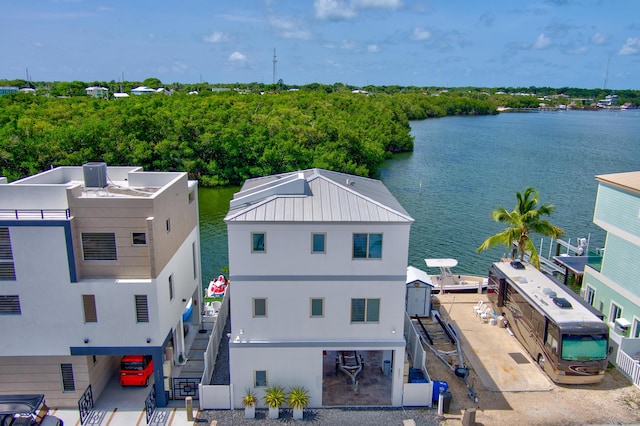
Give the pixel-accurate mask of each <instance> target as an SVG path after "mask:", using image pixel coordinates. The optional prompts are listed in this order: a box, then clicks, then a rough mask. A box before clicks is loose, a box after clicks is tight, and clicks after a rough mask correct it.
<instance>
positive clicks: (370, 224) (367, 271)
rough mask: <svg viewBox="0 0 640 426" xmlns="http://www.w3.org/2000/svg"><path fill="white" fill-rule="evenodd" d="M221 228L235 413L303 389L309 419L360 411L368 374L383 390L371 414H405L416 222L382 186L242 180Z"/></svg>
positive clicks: (321, 178) (328, 178)
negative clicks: (251, 399) (341, 408)
mask: <svg viewBox="0 0 640 426" xmlns="http://www.w3.org/2000/svg"><path fill="white" fill-rule="evenodd" d="M225 222H226V224H227V230H228V240H229V274H230V285H229V289H230V292H231V294H230V295H231V307H230V311H231V335H230V342H229V358H230V373H231V383H232V384H233V386H234V389H237V390H239V391H238V392H235V394H234V399H233V406H234V407H236V408H237V407H241V406H242V405H241V400H242V396H243V390H245V389H253V390H255V391H256V393H257V395H258V398H259V400H261V398H262V395H263V394H264V391H265V389H266V388H267V387H268V386H270V385H279V386H283V387H285V388H290V387H293V386H303V387H305V388H306V389H307V390H308V391H309V396H310V401H309V405H310V406H311V407H321V406H328V405H352V404H357V402H356V403H354V402H351V401H353V399H350V398H353V397H354V395H357V394H361V395H365V394H366V393H369V392H370V390H371V389H369V388H368V386H371V387H373V386H374V384H373V383H371V384H367V383H366V382H365V380H364V378H363V379H362V381H360V379H361V378H362V377H372V376H373V375H374V374H378V375H379V376H380V380H379V382H380V383H383V382H386V383H388V385H387V386H386V387H385V388H384V390H379V389H378V391H377V392H378V396H380V397H381V398H380V399H378V400H376V402H372V404H376V405H378V406H380V405H387V406H400V405H402V391H403V369H404V362H405V339H404V336H403V329H404V315H405V284H406V279H407V261H408V247H409V231H410V227H411V224H412V222H413V219H412V218H411V217H410V216H409V214H408V213H407V212H406V211H405V210H404V208H403V207H402V206H401V205H400V203H399V202H398V201H397V200H396V199H395V198H394V197H393V195H392V194H391V193H390V192H389V190H388V189H387V188H386V187H385V186H384V185H383V184H382V182H380V181H378V180H374V179H367V178H363V177H358V176H352V175H348V174H344V173H337V172H332V171H328V170H322V169H309V170H302V171H297V172H293V173H284V174H279V175H273V176H267V177H261V178H255V179H249V180H247V181H246V182H245V183H244V185H243V186H242V188H241V189H240V191H239V192H237V193H236V194H235V195H234V197H233V199H232V200H231V202H230V208H229V211H228V213H227V215H226V217H225ZM364 365H366V367H365V368H364V371H366V372H367V375H364V374H363V375H362V376H361V377H358V376H357V375H358V373H359V371H361V370H362V367H364ZM376 365H377V366H378V367H379V368H377V367H375V366H376ZM349 366H350V367H353V368H352V369H351V370H349V371H346V370H348V368H347V367H349ZM383 366H384V368H385V369H384V370H383V368H382V367H383ZM350 379H351V380H350ZM345 381H346V382H347V383H350V384H352V385H353V386H351V385H349V386H346V389H345ZM334 383H336V386H335V387H334V385H333V384H334ZM323 388H324V389H325V392H323ZM372 393H373V392H372ZM370 401H371V400H370Z"/></svg>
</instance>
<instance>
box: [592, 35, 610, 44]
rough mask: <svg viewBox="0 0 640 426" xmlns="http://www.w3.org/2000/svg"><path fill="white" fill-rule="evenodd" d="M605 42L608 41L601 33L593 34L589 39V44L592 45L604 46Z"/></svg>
mask: <svg viewBox="0 0 640 426" xmlns="http://www.w3.org/2000/svg"><path fill="white" fill-rule="evenodd" d="M607 41H609V37H607V36H606V35H605V34H602V33H595V34H594V35H593V36H592V37H591V43H593V44H605V43H606V42H607Z"/></svg>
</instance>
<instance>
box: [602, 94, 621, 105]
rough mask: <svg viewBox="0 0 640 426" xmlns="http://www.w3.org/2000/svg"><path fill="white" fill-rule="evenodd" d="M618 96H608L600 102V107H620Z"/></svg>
mask: <svg viewBox="0 0 640 426" xmlns="http://www.w3.org/2000/svg"><path fill="white" fill-rule="evenodd" d="M618 99H619V98H618V95H607V96H605V97H604V99H600V100H599V101H598V107H600V108H606V107H610V106H614V105H618Z"/></svg>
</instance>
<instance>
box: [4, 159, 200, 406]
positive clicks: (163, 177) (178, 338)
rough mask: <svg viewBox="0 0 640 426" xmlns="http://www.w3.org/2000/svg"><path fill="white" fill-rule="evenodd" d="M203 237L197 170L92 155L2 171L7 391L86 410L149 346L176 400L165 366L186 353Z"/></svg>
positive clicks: (160, 387)
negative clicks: (82, 401)
mask: <svg viewBox="0 0 640 426" xmlns="http://www.w3.org/2000/svg"><path fill="white" fill-rule="evenodd" d="M199 244H200V242H199V225H198V199H197V182H196V181H189V180H188V179H187V174H186V173H178V172H170V173H156V172H145V171H143V170H142V168H140V167H107V166H106V164H104V163H88V164H85V165H84V166H82V167H58V168H55V169H52V170H48V171H46V172H43V173H39V174H37V175H34V176H30V177H27V178H25V179H22V180H18V181H14V182H11V183H8V182H7V179H6V178H0V321H1V324H2V326H1V327H0V342H2V344H1V345H0V394H7V393H12V394H15V393H24V394H27V393H44V394H45V396H46V399H47V401H48V403H49V404H50V405H52V406H56V407H77V401H78V398H79V397H80V395H82V393H83V392H84V391H85V389H87V387H88V386H89V385H91V386H92V390H93V396H94V399H97V398H99V396H100V394H101V392H102V391H103V389H104V387H105V386H106V384H107V383H108V382H109V381H110V380H111V379H112V378H113V377H114V375H118V374H119V361H120V358H121V356H122V355H125V354H144V355H152V357H153V361H154V367H155V372H154V379H155V389H156V395H157V402H158V405H159V406H164V405H166V403H167V401H166V396H165V392H164V391H165V389H164V380H162V379H163V363H164V361H165V360H167V359H168V360H169V361H170V362H169V364H170V363H171V360H176V359H177V358H178V357H179V353H180V352H181V351H183V350H184V336H183V324H182V312H183V311H184V309H185V306H186V304H187V303H188V302H187V301H188V300H189V299H190V298H192V297H193V300H194V301H195V302H194V304H195V303H198V301H199V298H201V290H200V288H201V279H200V264H199V253H200V248H199ZM199 317H200V316H199V315H196V316H195V318H196V321H198V320H199V319H200V318H199Z"/></svg>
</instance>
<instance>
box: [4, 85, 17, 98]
mask: <svg viewBox="0 0 640 426" xmlns="http://www.w3.org/2000/svg"><path fill="white" fill-rule="evenodd" d="M19 90H20V89H18V88H17V87H16V86H0V96H2V95H6V94H8V93H18V91H19Z"/></svg>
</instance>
